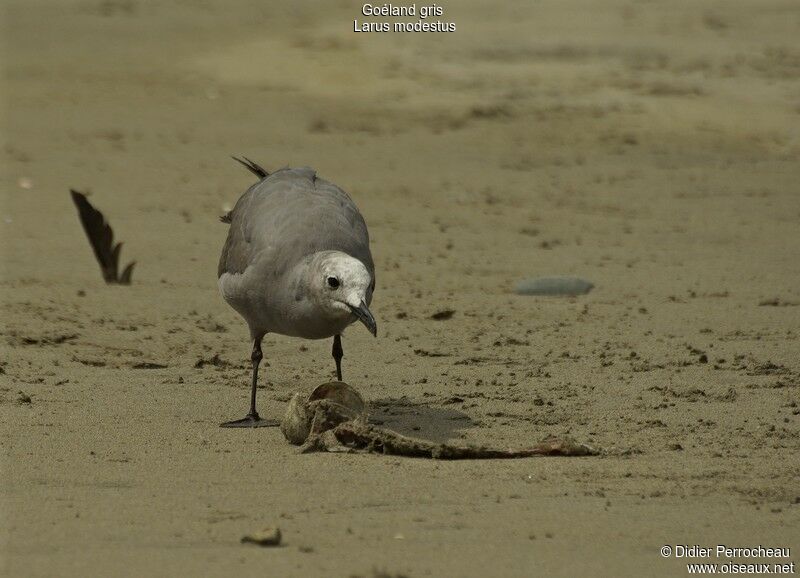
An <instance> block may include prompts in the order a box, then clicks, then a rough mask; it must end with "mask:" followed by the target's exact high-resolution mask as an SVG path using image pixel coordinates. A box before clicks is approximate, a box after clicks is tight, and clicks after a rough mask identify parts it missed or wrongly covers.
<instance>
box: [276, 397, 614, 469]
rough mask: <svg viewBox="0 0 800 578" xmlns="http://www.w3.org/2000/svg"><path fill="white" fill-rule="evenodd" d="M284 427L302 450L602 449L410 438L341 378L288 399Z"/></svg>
mask: <svg viewBox="0 0 800 578" xmlns="http://www.w3.org/2000/svg"><path fill="white" fill-rule="evenodd" d="M281 431H282V432H283V434H284V436H285V437H286V439H287V440H289V442H290V443H292V444H295V445H301V444H302V447H301V448H300V452H301V453H311V452H346V453H354V452H364V453H378V454H387V455H395V456H406V457H417V458H432V459H437V460H481V459H509V458H528V457H534V456H593V455H597V454H599V453H600V452H599V451H598V450H596V449H594V448H592V447H590V446H588V445H585V444H581V443H577V442H576V441H574V440H572V439H568V438H564V439H560V438H552V437H551V438H547V439H545V440H544V441H542V442H541V443H539V444H536V445H534V446H533V447H530V448H524V449H498V448H489V447H485V446H456V445H450V444H440V443H434V442H430V441H427V440H421V439H416V438H411V437H407V436H404V435H401V434H398V433H397V432H393V431H391V430H387V429H383V428H379V427H375V426H373V425H371V424H369V423H368V421H367V414H366V406H365V404H364V400H363V399H362V397H361V395H360V394H359V393H358V392H357V391H356V390H355V389H353V388H351V387H350V386H349V385H347V384H346V383H344V382H341V381H332V382H329V383H324V384H322V385H320V386H319V387H317V388H316V389H315V390H314V391H313V392H312V393H311V395H308V396H304V395H303V394H302V393H300V392H298V393H295V394H294V395H293V396H292V399H291V400H290V401H289V407H288V409H287V411H286V415H285V416H284V418H283V421H282V423H281Z"/></svg>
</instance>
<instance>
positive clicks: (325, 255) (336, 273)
mask: <svg viewBox="0 0 800 578" xmlns="http://www.w3.org/2000/svg"><path fill="white" fill-rule="evenodd" d="M316 257H317V258H316V259H314V262H313V264H312V266H311V279H309V284H310V289H311V291H310V293H311V298H312V299H313V300H314V301H315V303H316V304H317V305H318V306H319V307H321V308H322V309H323V310H325V311H326V312H327V313H328V314H329V315H330V316H331V317H341V318H347V317H352V316H355V317H356V318H357V319H358V320H359V321H361V322H362V323H363V324H364V325H365V326H366V327H367V329H369V331H370V333H372V334H373V335H377V331H378V326H377V324H376V323H375V318H374V317H373V316H372V313H371V312H370V310H369V304H370V302H371V301H372V291H373V290H374V289H375V283H374V281H373V279H372V275H370V273H369V271H368V270H367V267H366V266H365V265H364V263H362V262H361V261H359V260H358V259H356V258H355V257H351V256H350V255H348V254H346V253H342V252H340V251H325V252H322V253H318V254H317V256H316Z"/></svg>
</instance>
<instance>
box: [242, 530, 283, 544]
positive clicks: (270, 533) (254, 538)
mask: <svg viewBox="0 0 800 578" xmlns="http://www.w3.org/2000/svg"><path fill="white" fill-rule="evenodd" d="M248 543H249V544H257V545H259V546H280V544H281V529H280V528H264V529H263V530H259V531H258V532H253V533H252V534H248V535H247V536H242V544H248Z"/></svg>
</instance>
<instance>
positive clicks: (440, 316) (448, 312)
mask: <svg viewBox="0 0 800 578" xmlns="http://www.w3.org/2000/svg"><path fill="white" fill-rule="evenodd" d="M454 314H455V311H454V310H453V309H444V310H443V311H437V312H436V313H434V314H433V315H431V319H433V320H435V321H445V320H447V319H450V318H451V317H453V315H454Z"/></svg>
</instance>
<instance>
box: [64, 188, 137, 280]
mask: <svg viewBox="0 0 800 578" xmlns="http://www.w3.org/2000/svg"><path fill="white" fill-rule="evenodd" d="M69 192H70V194H71V195H72V201H73V202H74V203H75V206H76V207H77V208H78V216H79V217H80V219H81V224H82V225H83V230H84V231H86V236H87V237H88V239H89V244H90V245H91V246H92V250H93V251H94V256H95V257H96V258H97V262H98V263H99V264H100V271H101V272H102V273H103V279H104V280H105V282H106V283H118V284H120V285H130V283H131V275H132V274H133V266H134V265H135V263H136V262H135V261H133V262H131V263H129V264H128V265H127V266H126V267H125V269H124V271H123V272H122V275H119V254H120V251H121V250H122V243H117V244H116V245H115V244H114V231H113V230H112V229H111V226H110V225H109V224H108V221H106V218H105V217H104V216H103V213H101V212H100V211H98V210H97V209H95V208H94V207H93V206H92V204H91V203H90V202H89V201H88V200H87V198H86V195H84V194H83V193H79V192H78V191H76V190H74V189H70V191H69Z"/></svg>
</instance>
